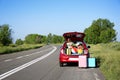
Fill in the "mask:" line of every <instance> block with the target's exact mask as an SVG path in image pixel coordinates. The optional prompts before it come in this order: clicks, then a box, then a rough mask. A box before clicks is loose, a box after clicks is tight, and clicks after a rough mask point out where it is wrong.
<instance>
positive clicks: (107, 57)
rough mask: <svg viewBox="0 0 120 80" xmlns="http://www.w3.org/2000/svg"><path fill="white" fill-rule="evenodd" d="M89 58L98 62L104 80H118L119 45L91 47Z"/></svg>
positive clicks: (119, 64)
mask: <svg viewBox="0 0 120 80" xmlns="http://www.w3.org/2000/svg"><path fill="white" fill-rule="evenodd" d="M90 52H91V56H92V57H96V58H97V59H98V60H99V62H100V63H99V67H100V70H101V71H102V73H103V74H104V76H105V78H106V80H120V79H119V78H120V77H119V75H120V43H119V42H113V43H107V44H97V45H93V44H92V45H91V48H90Z"/></svg>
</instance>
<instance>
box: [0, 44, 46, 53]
mask: <svg viewBox="0 0 120 80" xmlns="http://www.w3.org/2000/svg"><path fill="white" fill-rule="evenodd" d="M43 45H44V44H23V45H19V46H3V47H0V54H7V53H13V52H19V51H23V50H29V49H35V48H39V47H42V46H43Z"/></svg>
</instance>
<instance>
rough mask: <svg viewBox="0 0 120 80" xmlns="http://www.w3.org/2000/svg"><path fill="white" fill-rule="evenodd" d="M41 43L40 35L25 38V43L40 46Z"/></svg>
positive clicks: (30, 35)
mask: <svg viewBox="0 0 120 80" xmlns="http://www.w3.org/2000/svg"><path fill="white" fill-rule="evenodd" d="M40 42H41V36H40V35H39V34H29V35H27V36H26V37H25V43H28V44H38V43H40Z"/></svg>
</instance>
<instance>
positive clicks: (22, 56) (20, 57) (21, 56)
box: [16, 56, 24, 59]
mask: <svg viewBox="0 0 120 80" xmlns="http://www.w3.org/2000/svg"><path fill="white" fill-rule="evenodd" d="M23 57H24V56H19V57H17V58H16V59H20V58H23Z"/></svg>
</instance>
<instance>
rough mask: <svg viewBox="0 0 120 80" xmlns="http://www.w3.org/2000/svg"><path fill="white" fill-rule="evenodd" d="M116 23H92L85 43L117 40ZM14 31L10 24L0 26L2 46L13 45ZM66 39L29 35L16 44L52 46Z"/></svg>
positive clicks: (99, 20)
mask: <svg viewBox="0 0 120 80" xmlns="http://www.w3.org/2000/svg"><path fill="white" fill-rule="evenodd" d="M113 27H114V23H112V22H110V21H109V20H108V19H101V18H99V19H97V20H94V21H93V22H92V24H91V25H90V26H89V27H88V28H86V29H85V30H84V33H85V34H86V36H85V39H84V40H85V41H86V42H87V43H90V44H97V43H107V42H112V41H115V40H116V35H117V34H116V31H115V30H114V29H113ZM12 40H13V38H12V29H10V27H9V25H8V24H4V25H0V46H1V45H3V46H8V45H9V44H12V43H13V42H12ZM63 42H64V38H63V37H62V36H59V35H55V34H51V33H49V34H48V35H47V36H45V35H40V34H28V35H27V36H26V37H25V40H24V41H23V40H21V39H17V40H16V42H15V43H16V44H17V45H22V44H24V43H27V44H40V43H45V44H50V43H63Z"/></svg>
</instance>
